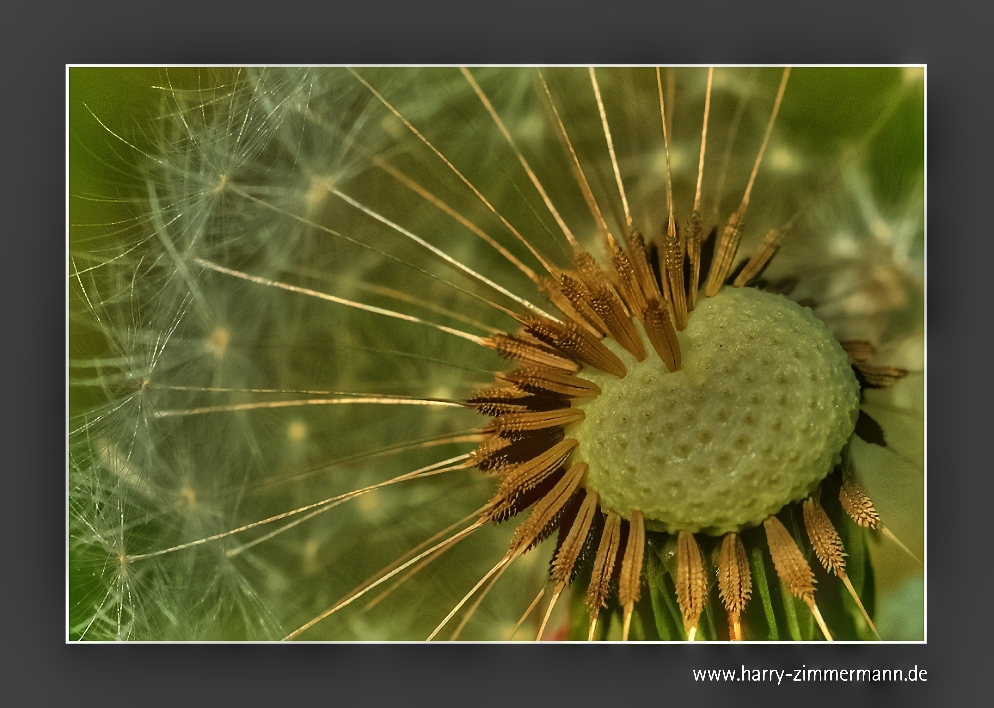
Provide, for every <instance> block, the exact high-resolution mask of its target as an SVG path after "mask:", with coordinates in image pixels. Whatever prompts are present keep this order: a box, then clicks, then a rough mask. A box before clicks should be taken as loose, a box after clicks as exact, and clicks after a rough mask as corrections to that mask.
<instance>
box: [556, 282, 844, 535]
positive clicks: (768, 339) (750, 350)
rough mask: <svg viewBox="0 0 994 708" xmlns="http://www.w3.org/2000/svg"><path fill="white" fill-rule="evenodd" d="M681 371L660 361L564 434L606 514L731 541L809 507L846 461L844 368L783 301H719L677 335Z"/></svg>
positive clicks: (597, 375)
mask: <svg viewBox="0 0 994 708" xmlns="http://www.w3.org/2000/svg"><path fill="white" fill-rule="evenodd" d="M679 339H680V347H681V350H682V352H683V364H682V368H681V369H680V370H679V371H676V372H672V373H671V372H669V371H667V369H666V366H665V365H664V364H663V362H662V361H661V360H660V359H659V358H658V357H656V356H649V357H647V358H646V360H645V361H644V362H636V361H635V359H634V357H632V356H631V355H630V354H628V353H627V352H625V351H624V350H623V349H622V348H621V347H620V346H618V345H617V344H616V343H615V342H613V341H611V340H610V339H605V340H604V342H605V344H606V345H607V346H608V347H610V348H611V349H612V351H614V352H615V353H617V354H618V356H619V357H620V358H622V360H623V361H624V362H625V365H626V367H628V375H627V376H626V377H625V378H623V379H619V378H617V377H615V376H612V375H610V374H605V373H603V372H600V371H596V370H593V369H592V368H590V367H587V368H585V369H584V370H583V371H582V372H581V374H580V375H581V376H582V377H584V378H588V379H590V380H592V381H594V382H595V383H597V385H598V386H600V387H601V390H602V393H601V395H600V396H597V397H596V398H594V399H590V400H588V401H584V402H583V403H581V404H580V405H579V407H581V408H583V410H584V412H585V413H586V418H585V419H584V420H583V421H582V422H580V423H577V424H576V425H575V426H573V427H572V428H571V429H570V432H569V435H570V436H571V437H574V438H576V439H577V440H578V441H579V442H580V446H579V449H578V451H577V455H578V457H579V459H580V460H582V461H584V462H587V463H588V464H589V465H590V470H589V472H588V475H587V479H586V481H585V483H584V484H585V486H586V487H587V488H588V489H591V490H594V491H596V492H597V493H598V494H599V495H600V498H601V504H602V506H603V507H604V508H605V509H609V510H612V511H615V512H617V513H619V514H621V515H622V516H624V517H625V518H630V517H631V512H632V510H633V509H641V510H642V512H643V513H644V515H645V523H646V527H647V528H650V529H654V530H665V531H670V532H676V531H691V532H698V531H703V532H705V533H709V534H714V535H718V534H723V533H727V532H730V531H737V530H740V529H743V528H748V527H751V526H756V525H758V524H760V523H762V521H763V519H765V518H766V517H767V516H769V515H770V514H773V513H776V512H777V511H779V510H780V509H781V508H783V507H784V506H785V505H786V504H789V503H791V502H794V501H799V500H800V499H803V498H804V497H806V496H807V495H808V494H810V493H811V491H812V490H813V489H814V488H815V486H817V484H818V482H820V481H821V480H822V479H824V477H825V476H826V475H827V474H828V473H829V471H830V470H831V469H832V466H833V465H834V464H835V463H836V462H837V461H838V460H839V456H840V452H841V451H842V448H843V446H844V445H845V443H846V441H847V440H848V439H849V437H850V435H852V432H853V428H854V427H855V424H856V418H857V415H858V413H859V384H858V383H857V381H856V377H855V376H854V374H853V372H852V369H851V368H850V365H849V360H848V358H847V356H846V354H845V352H844V351H843V350H842V347H841V346H839V344H838V342H837V341H836V340H835V339H834V337H833V336H832V335H831V333H830V332H829V331H828V330H827V329H826V327H825V325H824V324H822V323H821V322H820V321H819V320H818V319H816V318H815V317H814V315H813V314H812V313H811V311H810V310H809V309H807V308H804V307H801V306H799V305H797V304H796V303H794V302H791V301H790V300H788V299H787V298H785V297H783V296H782V295H772V294H769V293H765V292H761V291H759V290H755V289H753V288H731V287H726V288H724V289H723V290H722V291H721V292H720V293H719V294H718V295H717V296H715V297H712V298H705V299H704V300H703V301H702V302H700V303H699V304H698V306H697V307H696V308H695V310H694V312H693V314H692V315H691V317H690V323H689V325H688V326H687V329H686V330H684V331H683V332H680V333H679Z"/></svg>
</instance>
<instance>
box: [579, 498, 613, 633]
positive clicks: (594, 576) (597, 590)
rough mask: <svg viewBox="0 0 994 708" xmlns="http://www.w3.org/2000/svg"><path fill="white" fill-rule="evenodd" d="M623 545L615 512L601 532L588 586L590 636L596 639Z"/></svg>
mask: <svg viewBox="0 0 994 708" xmlns="http://www.w3.org/2000/svg"><path fill="white" fill-rule="evenodd" d="M620 543H621V517H620V516H618V514H616V513H614V512H613V511H609V512H608V513H607V519H606V520H605V521H604V530H603V531H602V532H601V542H600V544H599V545H598V546H597V555H596V556H595V557H594V569H593V572H592V573H591V576H590V585H588V586H587V607H589V608H590V636H589V637H588V638H587V639H588V641H590V640H593V638H594V629H595V627H596V626H597V615H598V614H599V613H600V609H601V608H602V607H603V606H604V604H605V603H606V602H607V594H608V590H609V588H610V585H611V574H612V573H613V572H614V563H615V559H616V558H617V557H618V546H619V545H620Z"/></svg>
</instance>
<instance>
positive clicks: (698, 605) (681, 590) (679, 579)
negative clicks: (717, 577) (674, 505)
mask: <svg viewBox="0 0 994 708" xmlns="http://www.w3.org/2000/svg"><path fill="white" fill-rule="evenodd" d="M676 562H677V565H676V569H677V570H676V599H677V603H678V604H679V605H680V613H681V614H682V615H683V626H684V628H685V629H686V630H687V637H688V639H691V640H693V634H694V633H696V629H697V623H698V621H699V620H700V618H701V612H703V611H704V600H705V599H706V598H707V594H708V583H707V579H706V578H705V577H704V564H703V563H702V562H701V550H700V548H698V547H697V540H696V539H695V538H694V534H692V533H690V532H689V531H681V532H680V535H679V536H678V537H677V553H676Z"/></svg>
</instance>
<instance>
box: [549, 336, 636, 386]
mask: <svg viewBox="0 0 994 708" xmlns="http://www.w3.org/2000/svg"><path fill="white" fill-rule="evenodd" d="M556 346H558V347H559V349H561V350H562V351H563V353H564V354H566V355H568V356H570V357H575V358H577V359H579V360H580V361H582V362H584V363H585V364H589V365H590V366H593V367H594V368H596V369H600V370H601V371H604V372H606V373H608V374H612V375H614V376H617V377H618V378H619V379H623V378H625V375H626V374H627V373H628V369H627V368H625V364H624V362H623V361H621V359H619V358H618V355H617V354H615V353H614V352H612V351H611V350H610V349H608V348H607V347H605V346H604V344H603V343H601V341H600V340H599V339H596V338H595V337H593V336H591V335H590V334H588V333H587V332H585V331H584V330H582V329H580V328H579V327H578V326H577V325H575V324H571V323H568V324H566V325H565V326H564V327H563V329H562V331H561V332H560V333H559V334H558V335H557V337H556Z"/></svg>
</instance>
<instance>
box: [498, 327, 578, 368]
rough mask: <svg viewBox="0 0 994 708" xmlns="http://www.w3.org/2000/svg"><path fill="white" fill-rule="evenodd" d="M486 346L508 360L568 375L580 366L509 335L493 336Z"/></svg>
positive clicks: (543, 348) (535, 344)
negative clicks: (556, 370)
mask: <svg viewBox="0 0 994 708" xmlns="http://www.w3.org/2000/svg"><path fill="white" fill-rule="evenodd" d="M486 343H487V344H488V346H490V347H491V348H492V349H494V350H496V351H497V353H498V354H500V355H501V356H503V357H507V358H509V359H517V360H518V361H520V362H521V363H523V364H536V365H538V366H548V367H551V368H553V369H559V370H561V371H565V372H567V373H570V374H575V373H576V372H577V371H579V370H580V366H579V365H578V364H577V363H576V362H574V361H571V360H570V359H568V358H567V357H564V356H563V355H562V354H558V353H556V352H555V351H554V350H552V349H550V348H549V347H547V346H543V345H541V344H539V343H537V342H532V341H529V340H527V339H523V338H521V337H516V336H514V335H511V334H495V335H494V336H492V337H490V338H489V339H487V340H486Z"/></svg>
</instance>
